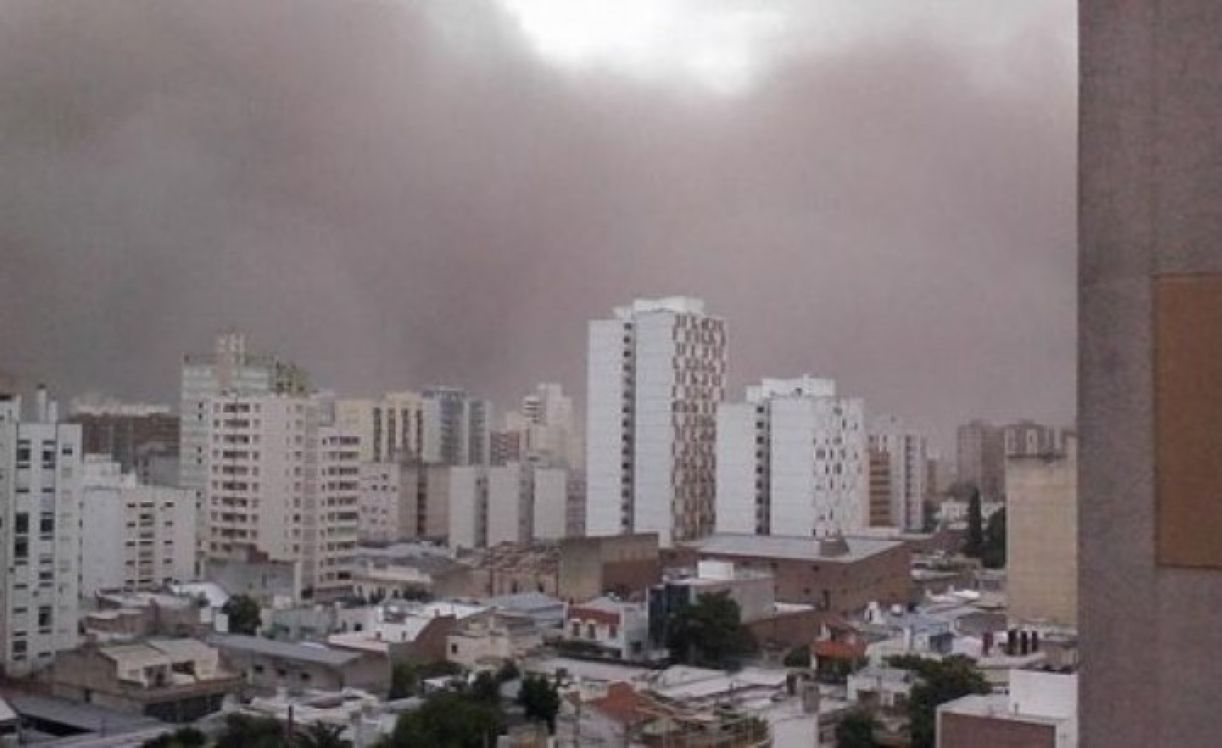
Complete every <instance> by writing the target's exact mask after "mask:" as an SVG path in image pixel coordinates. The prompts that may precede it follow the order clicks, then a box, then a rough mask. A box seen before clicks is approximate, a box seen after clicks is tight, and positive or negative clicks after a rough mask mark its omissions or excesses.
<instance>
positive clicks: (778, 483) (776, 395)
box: [716, 376, 869, 535]
mask: <svg viewBox="0 0 1222 748" xmlns="http://www.w3.org/2000/svg"><path fill="white" fill-rule="evenodd" d="M863 411H864V405H863V403H862V401H861V400H860V399H856V398H845V397H840V396H838V395H837V394H836V383H835V382H833V381H831V380H829V379H816V378H814V377H810V376H804V377H800V378H798V379H765V380H764V381H763V383H762V384H760V385H757V386H753V387H749V388H748V389H747V399H746V402H743V403H733V404H727V405H723V406H722V408H721V411H720V412H719V414H718V416H717V502H716V506H717V529H718V532H737V533H754V534H760V535H768V534H771V533H773V532H774V531H775V532H778V533H781V534H786V535H794V534H808V535H815V534H819V533H830V532H834V531H848V530H855V529H859V528H861V527H865V526H867V525H868V524H869V475H868V460H869V453H868V451H867V446H866V444H867V442H866V430H865V424H864V412H863ZM774 528H775V529H774Z"/></svg>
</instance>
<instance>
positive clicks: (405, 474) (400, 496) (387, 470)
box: [357, 460, 417, 544]
mask: <svg viewBox="0 0 1222 748" xmlns="http://www.w3.org/2000/svg"><path fill="white" fill-rule="evenodd" d="M360 478H361V494H360V501H359V504H358V508H359V521H358V527H357V534H358V536H359V538H360V540H361V542H363V543H373V544H378V543H394V542H396V541H399V540H410V539H413V538H415V537H417V530H416V517H417V508H416V501H417V489H416V476H415V473H414V471H413V469H412V468H410V467H408V466H407V465H404V464H402V463H398V462H365V461H363V460H362V461H361V465H360ZM405 478H406V479H407V480H406V481H405V480H404V479H405Z"/></svg>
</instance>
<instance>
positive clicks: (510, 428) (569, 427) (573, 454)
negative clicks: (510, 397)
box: [499, 382, 585, 468]
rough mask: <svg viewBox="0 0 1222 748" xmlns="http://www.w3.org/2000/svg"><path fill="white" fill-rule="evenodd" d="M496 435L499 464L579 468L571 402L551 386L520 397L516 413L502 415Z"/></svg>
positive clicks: (547, 384) (579, 449) (579, 450)
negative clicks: (537, 464) (533, 463)
mask: <svg viewBox="0 0 1222 748" xmlns="http://www.w3.org/2000/svg"><path fill="white" fill-rule="evenodd" d="M499 433H500V439H501V442H502V452H503V453H504V454H503V457H502V459H501V462H502V463H506V462H525V461H538V462H546V463H549V464H559V465H565V466H568V467H571V468H580V467H581V465H582V462H583V460H584V458H585V454H584V448H583V446H582V442H581V438H580V434H579V433H578V431H577V428H576V424H575V421H574V418H573V399H572V398H571V397H569V396H568V395H566V394H564V390H563V388H562V387H561V386H560V385H558V384H555V383H550V382H544V383H542V384H540V385H538V387H536V388H535V391H534V392H532V393H530V394H529V395H526V396H525V397H523V398H522V406H521V408H520V409H519V410H516V411H510V412H508V413H506V414H505V417H504V423H503V426H502V430H501V431H500V432H499Z"/></svg>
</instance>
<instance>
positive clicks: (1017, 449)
mask: <svg viewBox="0 0 1222 748" xmlns="http://www.w3.org/2000/svg"><path fill="white" fill-rule="evenodd" d="M1001 442H1002V448H1003V449H1004V450H1005V455H1006V457H1042V456H1045V455H1055V454H1057V453H1058V452H1060V451H1061V449H1062V448H1061V440H1060V438H1059V434H1058V432H1057V429H1056V427H1055V426H1045V425H1044V424H1042V423H1036V422H1035V421H1029V420H1021V421H1018V422H1016V423H1007V424H1006V425H1004V426H1002V427H1001Z"/></svg>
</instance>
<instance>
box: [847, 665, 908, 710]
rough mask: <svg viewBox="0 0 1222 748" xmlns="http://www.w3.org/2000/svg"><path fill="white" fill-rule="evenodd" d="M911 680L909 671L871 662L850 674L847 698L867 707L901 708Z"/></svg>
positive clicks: (906, 697)
mask: <svg viewBox="0 0 1222 748" xmlns="http://www.w3.org/2000/svg"><path fill="white" fill-rule="evenodd" d="M914 683H915V678H914V676H913V673H912V671H910V670H901V669H899V668H893V667H878V666H875V665H870V666H867V667H864V668H862V669H861V670H858V671H857V672H855V673H851V674H850V675H849V678H848V698H849V701H850V702H852V703H854V704H857V705H858V706H861V707H864V708H866V709H870V710H874V709H887V710H893V711H903V710H905V709H907V708H908V700H909V699H910V698H911V696H912V686H913V684H914Z"/></svg>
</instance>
